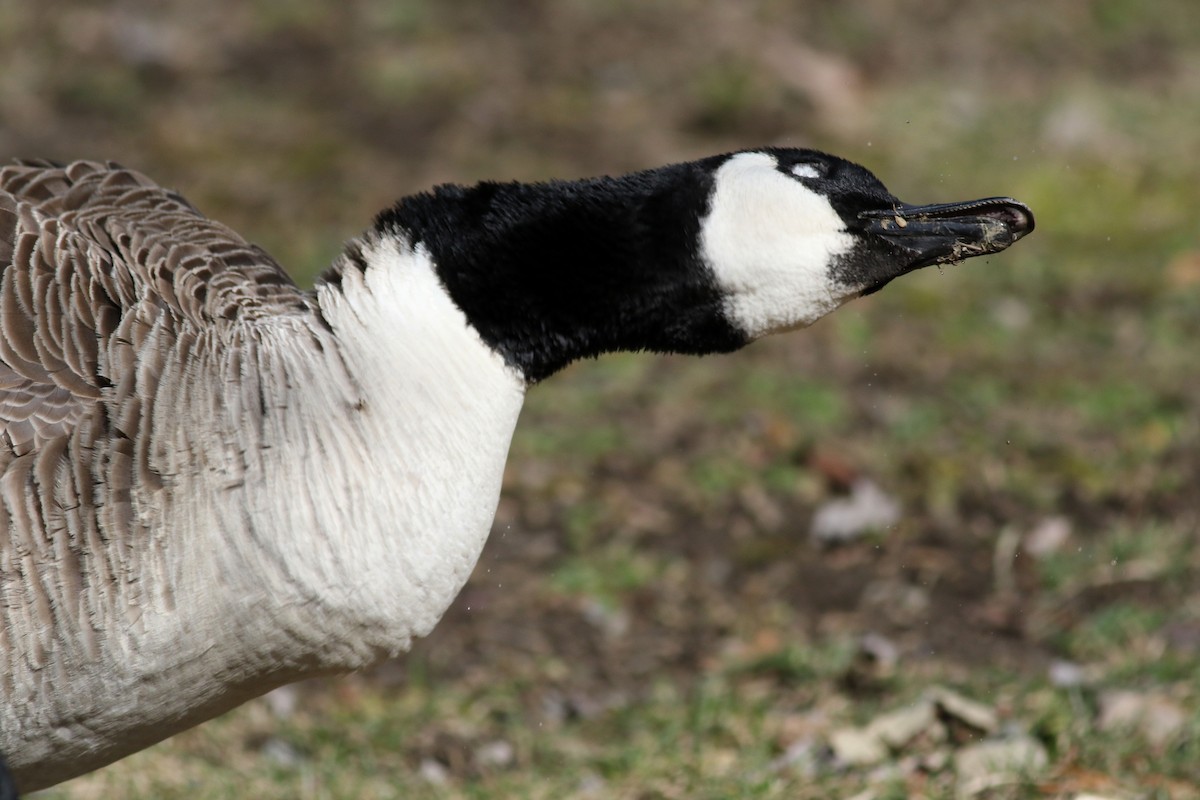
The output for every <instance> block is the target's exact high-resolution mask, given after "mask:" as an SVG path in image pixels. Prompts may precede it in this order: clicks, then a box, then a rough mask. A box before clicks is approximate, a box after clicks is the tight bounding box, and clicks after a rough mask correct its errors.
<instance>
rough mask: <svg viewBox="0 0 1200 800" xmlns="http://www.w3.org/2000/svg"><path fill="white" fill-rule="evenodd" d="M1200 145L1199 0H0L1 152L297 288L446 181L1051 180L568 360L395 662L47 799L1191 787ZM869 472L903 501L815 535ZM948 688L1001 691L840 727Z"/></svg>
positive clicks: (1199, 771)
mask: <svg viewBox="0 0 1200 800" xmlns="http://www.w3.org/2000/svg"><path fill="white" fill-rule="evenodd" d="M1198 143H1200V6H1197V5H1196V4H1195V3H1194V2H1191V0H1159V1H1158V2H1156V3H1153V4H1150V3H1141V2H1135V0H1093V1H1092V2H1088V3H1071V4H1068V3H1055V4H1049V3H1044V2H1034V1H1033V0H1010V2H1007V3H995V2H991V1H990V0H925V2H922V3H919V4H918V3H891V2H884V1H883V0H849V1H847V0H838V1H836V2H835V0H803V1H801V2H779V1H778V0H745V1H744V2H738V3H698V2H686V0H648V1H647V0H639V1H638V2H633V1H632V0H561V2H550V0H515V1H514V2H503V3H497V2H483V1H482V0H461V1H460V2H456V3H448V2H441V3H438V2H433V0H402V1H400V2H387V0H342V2H339V3H325V2H319V0H296V1H295V2H288V3H275V2H268V0H239V2H233V0H208V1H207V2H203V3H199V2H191V1H190V0H188V1H186V2H185V1H184V0H164V1H162V2H150V1H149V0H122V1H120V2H114V3H108V4H103V5H97V4H94V3H89V2H84V0H55V1H54V2H49V3H46V2H41V3H35V2H30V0H0V156H3V157H5V158H7V157H10V156H40V157H51V158H58V159H69V158H76V157H94V158H110V159H114V160H117V161H120V162H122V163H125V164H127V165H129V166H134V167H137V168H139V169H141V170H143V171H145V172H147V173H148V174H150V175H152V176H154V177H155V178H157V179H158V180H159V181H161V182H163V183H164V184H166V185H169V186H173V187H176V188H178V189H180V190H181V191H183V192H184V193H185V194H186V195H188V196H189V197H190V198H191V199H192V201H193V202H195V203H196V204H197V205H198V206H199V207H200V208H202V209H204V210H205V211H206V212H208V213H210V214H211V215H213V216H215V217H218V218H220V219H222V220H224V221H226V222H228V223H229V224H231V225H232V226H233V227H235V228H236V229H238V230H240V231H242V232H243V233H245V234H246V235H247V236H248V237H250V238H251V239H253V240H255V241H257V242H259V243H261V244H263V245H264V246H266V247H267V248H268V249H269V250H271V251H272V252H273V253H274V254H275V255H276V256H277V257H278V258H279V260H280V261H281V262H282V263H284V264H286V265H289V266H290V267H291V268H293V269H294V271H295V274H296V275H297V276H298V278H299V279H300V280H301V281H302V282H303V281H306V280H311V277H312V276H313V275H315V274H316V273H317V272H318V271H319V270H320V269H321V268H323V267H324V266H325V265H326V264H327V262H328V261H329V260H330V259H331V258H332V256H333V255H334V254H335V253H336V252H337V251H338V249H339V248H340V246H341V242H342V241H344V240H345V239H346V238H348V237H350V236H352V235H353V234H355V233H356V232H357V231H359V230H360V229H362V228H364V227H365V226H366V225H367V224H368V223H369V221H370V219H371V216H372V215H373V214H374V213H375V212H376V211H377V210H378V209H380V208H382V207H384V206H385V205H387V204H389V203H390V202H391V201H392V200H394V199H395V198H397V197H399V196H401V195H403V194H405V193H408V192H412V191H415V190H418V189H422V188H425V187H428V186H429V185H431V184H433V183H436V182H441V181H455V182H471V181H475V180H478V179H483V178H499V179H509V178H512V179H523V180H528V179H539V178H546V177H572V176H581V175H587V174H598V173H613V172H621V171H626V170H630V169H635V168H640V167H645V166H651V165H655V164H658V163H665V162H669V161H676V160H683V159H687V158H690V157H695V156H699V155H703V154H708V153H712V152H719V151H723V150H728V149H735V148H742V147H749V146H754V145H758V144H790V145H804V146H815V147H820V148H823V149H828V150H831V151H833V152H837V153H838V154H840V155H844V156H847V157H850V158H853V159H855V160H858V161H860V162H862V163H864V164H866V165H867V166H869V167H870V168H872V169H873V170H874V171H876V172H877V173H878V174H879V175H880V176H881V177H882V178H883V179H884V180H885V182H886V183H887V184H888V185H889V187H890V188H891V189H893V191H895V192H896V193H897V194H898V195H899V196H901V197H903V198H905V199H906V200H909V201H912V202H934V201H941V200H958V199H968V198H974V197H979V196H986V195H992V194H1008V195H1012V196H1014V197H1017V198H1019V199H1021V200H1023V201H1025V202H1027V203H1028V204H1030V205H1031V206H1032V207H1033V208H1034V210H1035V212H1036V213H1037V216H1038V231H1037V232H1036V234H1035V235H1034V236H1033V237H1031V238H1030V239H1029V240H1028V241H1026V242H1022V243H1021V245H1020V246H1018V247H1017V248H1015V249H1014V251H1013V252H1011V253H1009V254H1005V255H1004V256H1002V257H996V258H993V259H989V260H987V261H979V260H976V261H971V262H969V263H967V264H965V265H963V266H962V267H951V268H947V269H945V270H944V271H937V270H927V271H925V272H923V273H919V274H916V275H913V276H910V277H907V278H905V279H904V280H902V281H899V282H897V283H895V284H893V285H891V286H889V287H888V288H887V290H886V291H884V292H882V293H880V294H879V295H875V296H872V297H870V298H867V299H864V300H861V301H858V302H856V303H855V304H853V305H851V306H849V307H847V308H845V309H843V310H841V311H839V312H838V314H836V315H835V316H834V317H831V318H830V319H828V320H825V321H823V322H821V323H819V324H818V325H817V326H815V327H814V328H812V329H810V330H808V331H804V332H800V333H797V334H793V335H790V336H787V337H783V338H778V339H776V340H772V341H767V342H763V343H760V344H757V345H755V346H753V347H751V348H749V349H748V350H747V351H744V352H742V353H740V354H737V355H734V356H731V357H722V358H712V359H707V360H691V359H685V358H662V357H651V356H644V355H630V356H616V357H608V358H605V359H602V360H600V361H596V362H589V363H584V364H579V365H576V366H574V367H573V368H571V369H570V370H568V371H567V372H566V373H565V374H563V375H562V376H560V377H556V378H555V379H553V380H552V381H550V382H548V383H547V384H545V385H544V386H541V387H539V388H538V389H536V391H534V392H533V393H532V394H531V397H530V401H529V404H528V406H527V410H526V413H525V415H524V418H523V420H522V422H521V425H520V427H519V430H518V433H517V438H516V441H515V443H514V445H513V453H512V457H511V460H510V466H509V471H508V474H507V476H506V481H505V494H504V498H503V500H502V502H501V507H500V511H499V515H498V518H497V520H496V527H495V530H494V532H493V535H492V538H491V541H490V543H489V545H488V547H487V549H486V551H485V552H484V554H483V557H482V558H481V560H480V563H479V566H478V569H477V570H476V574H475V576H474V578H473V579H472V581H471V583H470V585H469V586H468V588H467V590H466V591H465V592H464V593H463V594H462V596H461V597H460V598H459V600H458V602H457V603H456V604H455V606H454V607H453V609H452V610H451V612H450V613H449V614H448V615H447V617H446V619H445V620H444V621H443V622H442V624H441V626H440V627H439V628H438V629H437V630H436V632H435V633H434V634H433V635H432V636H431V637H430V638H429V639H428V640H426V641H423V642H421V643H420V644H419V645H418V646H417V647H416V648H415V649H414V651H413V652H412V653H411V654H410V655H409V656H408V657H406V658H404V659H401V660H399V661H397V662H395V663H390V664H387V665H385V666H384V667H382V668H380V669H378V670H376V671H375V672H373V673H371V674H368V675H361V676H352V677H350V678H347V679H343V680H338V681H328V682H318V683H313V684H305V685H302V686H299V687H297V688H296V689H294V690H290V691H286V692H280V693H276V694H274V695H271V696H270V697H268V698H264V699H262V700H259V701H255V702H253V703H251V704H249V705H247V706H245V707H243V708H242V709H240V710H238V711H236V712H234V713H232V714H230V715H228V716H226V717H224V718H222V719H220V720H217V721H214V722H213V723H210V724H208V725H205V726H203V727H201V728H199V729H196V730H194V731H191V732H189V733H186V734H184V735H181V736H179V737H176V738H175V739H173V740H171V741H169V742H166V743H164V744H162V745H160V746H158V747H156V748H153V749H152V750H150V751H147V752H145V753H142V754H139V755H137V756H134V757H132V758H129V759H127V760H126V761H124V762H122V763H120V764H118V765H115V766H113V767H111V768H109V769H106V770H103V771H101V772H99V773H96V774H94V775H91V776H88V777H85V778H83V779H80V780H78V781H75V782H72V783H70V784H68V785H65V786H64V787H62V788H61V789H58V790H54V791H52V792H50V793H49V794H48V795H47V796H48V797H53V798H79V799H82V798H92V797H126V798H171V797H180V798H182V797H187V798H191V799H192V800H194V799H195V798H220V797H258V798H264V799H265V798H343V797H345V798H388V797H429V798H457V797H503V796H513V797H535V798H536V797H554V798H560V797H580V798H584V797H628V798H697V797H700V798H702V797H712V798H718V797H722V798H723V797H772V798H775V797H778V798H796V797H801V798H802V797H813V798H826V797H849V796H855V797H857V798H864V799H865V798H873V797H878V798H883V797H906V796H933V797H952V796H968V795H975V796H987V797H1043V796H1045V797H1080V796H1083V795H1085V794H1089V793H1090V794H1091V795H1099V796H1104V797H1161V798H1165V797H1172V798H1182V797H1196V796H1200V790H1198V789H1197V784H1198V783H1200V767H1198V766H1197V765H1200V719H1198V717H1197V713H1198V710H1200V690H1198V687H1200V591H1198V590H1197V585H1198V584H1197V578H1198V577H1200V547H1198V546H1197V521H1198V512H1200V503H1198V502H1197V500H1196V487H1197V486H1198V485H1200V381H1197V379H1196V377H1195V373H1196V365H1197V360H1198V356H1197V355H1196V350H1195V347H1196V344H1195V343H1196V342H1197V341H1198V340H1200V335H1198V334H1200V235H1198V233H1197V227H1196V223H1195V215H1196V209H1197V208H1200V158H1197V149H1198V148H1197V144H1198ZM863 480H869V481H871V482H872V483H873V484H874V485H875V486H876V487H878V488H879V489H880V490H881V491H882V492H883V493H884V495H886V496H887V497H889V498H891V499H893V500H894V501H896V502H897V503H898V505H899V508H900V516H899V519H898V521H897V522H896V523H895V524H894V525H892V526H889V527H887V528H886V529H884V530H879V531H875V532H873V533H872V534H871V535H869V536H867V537H865V538H861V539H858V540H855V541H853V542H850V543H848V544H845V545H843V546H840V547H832V548H830V547H819V546H817V545H815V544H814V543H812V541H810V537H809V531H810V522H811V520H812V518H813V515H814V513H815V512H817V511H818V510H819V509H821V508H823V507H827V505H828V504H829V503H830V502H833V501H836V500H838V499H839V498H843V497H844V496H845V495H846V493H847V492H848V491H850V490H851V487H853V486H854V485H855V484H856V483H858V484H859V485H860V486H861V482H862V481H863ZM867 634H873V635H872V636H867ZM864 637H866V638H864ZM933 687H952V688H953V689H954V690H955V692H956V693H957V694H956V695H955V696H956V697H960V698H965V699H969V700H972V701H974V702H975V703H976V704H978V708H976V711H978V712H982V711H986V712H987V713H989V714H990V715H991V718H990V719H985V720H983V721H978V720H977V721H976V722H974V723H971V722H969V721H966V719H965V717H964V716H963V715H964V714H966V716H968V717H969V716H970V715H969V714H967V712H954V711H953V710H952V709H951V710H948V708H947V707H946V706H945V705H944V704H943V705H938V706H937V710H936V713H935V716H936V720H937V721H936V722H928V721H927V724H925V726H924V727H920V726H918V727H917V728H914V730H915V731H916V733H914V734H913V735H912V736H911V737H909V738H908V739H904V740H903V741H900V740H899V739H898V740H896V741H894V742H890V743H888V744H887V745H886V746H885V747H883V748H882V750H881V751H880V750H879V747H878V746H877V747H876V750H877V752H875V753H874V754H868V755H870V757H862V758H859V757H856V756H855V755H854V751H852V750H849V749H847V747H848V745H847V744H846V743H847V741H850V740H852V739H853V737H854V735H856V734H862V733H863V732H864V731H868V730H873V729H871V728H870V725H872V724H873V723H877V722H878V721H879V720H886V719H890V718H891V717H889V716H888V715H889V714H891V715H893V717H894V714H893V712H896V711H898V710H904V709H918V710H919V709H923V708H929V707H930V706H928V705H927V704H926V705H922V702H923V701H922V700H921V698H929V697H931V695H930V691H931V689H932V688H933ZM893 721H894V720H893ZM860 738H861V736H860ZM901 738H903V737H901ZM980 740H982V741H983V742H986V743H987V744H988V746H996V747H998V748H1000V750H997V751H996V752H1005V753H1008V754H1009V755H1008V756H1005V757H1010V756H1012V753H1013V752H1014V751H1013V749H1012V748H1013V746H1014V743H1020V744H1021V746H1023V747H1026V751H1024V752H1027V753H1029V752H1032V753H1034V754H1035V755H1034V756H1031V757H1028V758H1021V759H1017V761H1018V762H1019V763H1017V764H1016V766H1014V767H1013V768H1011V769H1005V768H1003V767H1002V765H1001V766H994V768H991V769H983V770H980V769H979V768H978V767H977V766H976V767H975V768H974V771H972V769H973V768H972V766H971V764H970V763H969V756H968V755H967V754H968V753H975V752H978V742H979V741H980ZM1005 747H1008V748H1009V749H1008V750H1004V749H1003V748H1005ZM859 755H862V753H861V752H860V753H859ZM1010 766H1012V765H1010Z"/></svg>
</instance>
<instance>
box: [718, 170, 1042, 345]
mask: <svg viewBox="0 0 1200 800" xmlns="http://www.w3.org/2000/svg"><path fill="white" fill-rule="evenodd" d="M712 176H713V178H712V188H711V191H710V193H709V198H708V206H707V209H706V210H705V212H704V213H703V221H702V224H701V226H700V248H699V250H700V254H701V257H702V260H703V261H704V263H705V264H706V265H707V266H708V268H709V269H711V271H712V273H713V275H714V278H715V280H716V281H717V283H718V285H719V286H720V287H721V290H722V292H723V293H724V294H725V297H726V300H725V304H724V305H725V311H726V313H727V315H728V316H729V318H730V322H731V323H732V324H733V325H735V326H736V327H738V328H739V329H740V330H741V331H742V332H743V333H745V335H746V336H747V337H748V338H751V339H753V338H757V337H760V336H763V335H766V334H770V333H776V332H779V331H785V330H790V329H793V328H797V327H803V326H806V325H810V324H812V323H813V322H815V321H816V320H817V319H819V318H820V317H822V316H824V315H825V314H828V313H829V312H830V311H833V310H834V309H835V308H837V307H838V306H840V305H842V304H843V303H845V302H847V301H848V300H851V299H853V298H855V297H859V296H861V295H865V294H870V293H872V292H876V291H878V290H879V289H881V288H883V286H884V285H886V284H887V283H888V282H890V281H892V280H894V279H895V278H898V277H900V276H901V275H904V274H906V273H909V272H912V271H914V270H917V269H920V268H922V267H926V266H930V265H934V264H946V263H950V262H954V261H961V260H963V259H966V258H971V257H974V256H980V255H987V254H990V253H998V252H1000V251H1001V250H1004V249H1005V248H1007V247H1008V246H1009V245H1011V244H1012V243H1013V242H1015V241H1017V240H1018V239H1020V238H1021V237H1023V236H1025V235H1026V234H1028V233H1029V232H1030V231H1032V230H1033V227H1034V221H1033V214H1032V213H1031V212H1030V210H1029V209H1028V208H1027V207H1026V206H1025V205H1023V204H1021V203H1018V202H1017V201H1015V200H1012V199H1009V198H1003V197H993V198H986V199H982V200H971V201H966V202H955V203H940V204H936V205H912V204H909V203H905V202H902V201H901V200H899V199H898V198H897V197H895V196H894V195H893V194H892V193H891V192H889V191H888V190H887V188H886V187H885V186H884V185H883V183H882V182H881V181H880V180H879V179H878V178H876V177H875V176H874V175H873V174H872V173H871V172H869V171H868V170H867V169H865V168H863V167H861V166H859V165H857V164H854V163H851V162H849V161H846V160H844V159H841V158H837V157H836V156H831V155H827V154H825V153H821V152H817V151H814V150H800V149H771V150H759V151H747V152H741V153H736V154H734V155H732V156H729V157H727V158H726V159H724V160H723V161H722V162H721V163H720V164H719V165H717V166H716V167H715V168H714V169H713V172H712Z"/></svg>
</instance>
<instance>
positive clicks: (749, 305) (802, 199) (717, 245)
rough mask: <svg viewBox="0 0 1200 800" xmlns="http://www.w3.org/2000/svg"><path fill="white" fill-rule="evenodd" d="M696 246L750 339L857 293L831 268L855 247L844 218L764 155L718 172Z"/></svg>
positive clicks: (743, 156)
mask: <svg viewBox="0 0 1200 800" xmlns="http://www.w3.org/2000/svg"><path fill="white" fill-rule="evenodd" d="M803 167H808V168H809V169H813V167H811V165H798V168H803ZM814 173H815V170H814ZM700 246H701V252H702V254H703V257H704V259H705V260H706V262H707V263H708V266H709V268H710V269H712V271H713V272H714V274H715V275H716V278H717V282H718V284H719V285H720V287H721V288H722V289H723V290H724V292H725V293H726V296H727V300H726V303H725V311H726V313H727V314H728V315H729V319H730V321H731V322H733V323H734V324H735V325H738V326H739V327H741V329H742V330H743V331H745V332H746V334H747V335H749V336H750V337H752V338H757V337H759V336H764V335H766V334H768V333H774V332H777V331H782V330H788V329H791V328H797V327H803V326H805V325H810V324H812V323H813V322H815V321H816V320H818V319H820V318H821V317H822V316H824V315H825V314H828V313H829V312H830V311H832V310H834V309H835V308H837V307H838V306H840V305H841V304H842V303H844V302H845V301H846V300H848V299H850V298H851V297H853V296H854V294H855V293H856V289H855V287H850V286H846V285H845V284H843V283H841V282H840V281H837V280H835V279H834V278H833V276H832V274H831V267H832V266H833V265H834V264H835V263H836V261H837V259H838V258H839V257H840V256H842V255H843V254H845V253H847V252H849V250H850V248H851V247H852V246H853V239H852V237H851V235H850V234H849V233H847V232H846V230H845V225H844V223H843V222H842V219H841V217H840V216H838V213H837V212H836V211H835V210H834V209H833V206H832V205H830V204H829V201H828V200H827V199H826V198H825V197H824V196H822V195H821V194H819V193H817V192H816V191H814V190H812V189H810V188H808V187H807V186H805V185H804V184H802V183H800V182H799V181H797V180H795V179H793V178H791V177H789V176H787V175H785V174H783V173H782V172H780V171H779V170H778V168H777V165H776V162H775V159H774V158H772V157H771V156H769V155H767V154H766V153H739V154H738V155H735V156H733V157H732V158H730V159H729V160H728V161H726V162H725V163H724V164H723V165H722V166H721V167H720V168H719V169H718V170H717V172H716V174H715V176H714V187H713V196H712V198H711V201H710V208H709V214H708V216H707V217H705V219H704V220H703V222H702V223H701V231H700Z"/></svg>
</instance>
